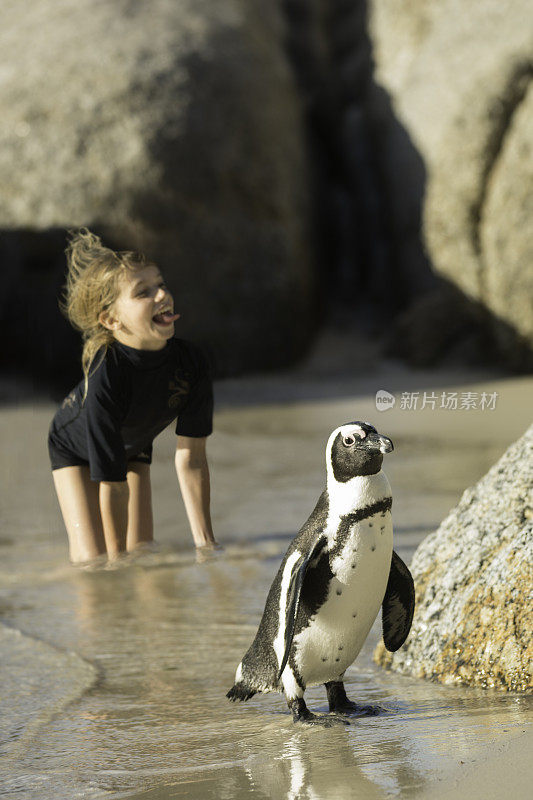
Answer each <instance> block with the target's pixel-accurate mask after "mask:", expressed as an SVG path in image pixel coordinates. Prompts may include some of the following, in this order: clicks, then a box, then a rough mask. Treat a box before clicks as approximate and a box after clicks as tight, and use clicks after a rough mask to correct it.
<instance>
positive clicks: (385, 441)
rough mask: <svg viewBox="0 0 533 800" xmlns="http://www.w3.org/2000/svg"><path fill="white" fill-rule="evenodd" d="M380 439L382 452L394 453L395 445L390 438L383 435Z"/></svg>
mask: <svg viewBox="0 0 533 800" xmlns="http://www.w3.org/2000/svg"><path fill="white" fill-rule="evenodd" d="M378 438H379V442H380V447H379V449H380V451H381V452H382V453H392V451H393V450H394V445H393V443H392V441H391V440H390V439H389V437H388V436H382V435H381V434H379V436H378Z"/></svg>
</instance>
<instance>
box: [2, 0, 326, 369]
mask: <svg viewBox="0 0 533 800" xmlns="http://www.w3.org/2000/svg"><path fill="white" fill-rule="evenodd" d="M0 74H1V77H2V80H1V81H0V108H1V110H2V119H3V124H2V126H1V133H0V185H1V186H2V191H1V192H0V230H1V231H2V234H3V235H2V247H1V255H2V260H3V271H4V277H5V280H6V282H7V283H8V289H9V295H10V297H9V302H7V301H6V302H5V304H3V307H2V308H0V311H3V312H5V314H4V319H3V325H2V328H4V329H9V328H10V326H11V325H12V323H13V319H17V318H18V322H19V328H20V322H21V320H23V319H25V316H26V315H27V314H28V301H29V299H30V300H31V298H29V296H28V293H27V289H28V284H31V283H32V281H34V280H35V273H36V272H38V273H39V275H40V276H46V275H48V282H50V280H51V281H52V283H53V284H54V288H57V287H58V285H59V284H60V282H61V271H62V270H63V268H64V260H63V258H62V247H63V246H64V233H65V229H67V228H72V227H77V226H81V225H85V226H87V227H89V228H90V229H92V230H94V231H95V232H98V233H100V234H102V235H103V238H104V241H105V242H106V243H108V244H109V245H110V246H112V247H117V248H132V247H136V248H139V249H141V250H143V251H145V252H146V253H147V254H148V255H149V256H150V257H151V258H153V259H155V260H156V261H157V263H158V264H159V265H160V266H161V268H162V270H163V272H164V273H165V274H166V276H167V278H168V281H169V283H170V284H171V287H172V289H173V290H174V293H175V296H176V306H177V309H178V310H179V311H180V312H181V313H182V321H181V322H180V327H179V330H180V332H181V334H182V335H188V336H192V337H195V338H199V339H203V340H205V341H207V342H208V343H210V344H211V346H212V347H213V348H214V349H215V350H216V351H217V352H218V355H219V358H220V364H219V365H220V367H221V368H222V369H223V370H225V371H237V370H239V369H243V368H250V367H255V368H257V367H258V366H269V365H274V364H276V363H277V364H279V363H283V362H287V361H288V360H290V359H291V358H293V357H294V356H295V354H297V353H298V352H300V351H301V350H302V348H303V347H304V346H305V343H306V341H307V340H308V337H309V331H310V330H311V329H312V328H313V327H314V325H315V323H314V314H313V313H312V311H313V297H314V296H315V287H314V271H313V265H312V258H311V256H310V248H309V245H308V240H309V213H308V202H309V201H308V183H307V166H306V154H305V137H304V134H303V124H302V112H301V103H300V101H299V97H298V93H297V91H296V88H295V86H294V82H293V76H292V72H291V69H290V66H289V64H288V61H287V57H286V54H285V50H284V27H283V18H282V14H281V10H280V8H279V6H278V4H272V3H262V2H260V0H253V1H252V2H250V0H218V2H216V3H214V2H211V0H181V1H180V2H179V3H176V2H174V0H152V1H151V2H150V3H137V2H131V1H130V0H118V1H117V2H107V1H106V0H96V2H95V0H60V2H58V1H57V0H29V1H28V2H25V3H23V4H22V5H21V4H20V3H17V2H15V0H7V1H6V2H5V3H3V5H2V26H1V29H0ZM39 242H41V243H42V247H41V248H40V247H39ZM40 249H41V254H40V255H39V250H40ZM38 283H39V286H41V283H43V284H44V283H46V280H45V278H44V277H43V278H42V279H41V278H40V279H39V280H38ZM41 288H42V287H41ZM34 300H35V302H34V306H33V307H31V308H30V309H29V316H30V317H31V320H32V325H33V326H34V329H35V330H36V331H37V335H36V336H34V337H32V338H33V346H34V347H36V348H37V349H39V348H40V347H41V344H40V342H41V340H42V338H43V337H45V336H46V338H47V339H48V342H50V340H53V341H54V342H55V346H54V348H52V349H53V350H54V353H53V354H52V355H53V360H50V359H49V355H50V354H45V353H44V352H43V353H40V355H41V361H42V359H43V358H44V360H45V361H46V359H48V361H46V363H47V364H48V366H49V367H51V368H52V367H53V365H54V364H57V363H61V361H62V359H63V360H64V355H65V350H64V347H65V345H64V341H63V331H64V328H62V329H61V334H58V333H57V332H56V333H54V328H53V325H54V324H55V323H54V319H58V314H57V313H56V312H57V308H56V305H55V301H53V298H50V297H48V298H47V299H46V300H47V306H48V305H49V303H50V301H52V304H53V312H50V310H49V309H44V308H43V295H42V292H41V291H38V292H37V297H35V299H34ZM6 314H7V320H8V322H7V323H6V321H5V320H6ZM43 315H44V316H43ZM43 318H45V319H46V323H42V322H39V320H41V319H43ZM58 324H59V323H58ZM51 326H52V327H51ZM4 332H5V333H9V330H4ZM4 338H5V337H4ZM24 346H25V345H24V342H23V337H22V336H19V340H18V341H17V347H18V350H16V349H15V352H14V353H13V358H12V360H13V362H14V363H17V361H18V362H21V361H24V358H25V355H27V354H26V353H25V351H24ZM13 347H14V345H13ZM69 357H70V356H69ZM50 358H52V356H50Z"/></svg>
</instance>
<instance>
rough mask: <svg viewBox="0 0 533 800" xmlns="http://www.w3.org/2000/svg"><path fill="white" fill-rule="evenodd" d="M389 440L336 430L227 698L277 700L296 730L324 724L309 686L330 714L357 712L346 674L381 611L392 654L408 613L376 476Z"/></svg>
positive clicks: (359, 427)
mask: <svg viewBox="0 0 533 800" xmlns="http://www.w3.org/2000/svg"><path fill="white" fill-rule="evenodd" d="M391 450H393V445H392V442H391V440H390V439H388V438H387V437H386V436H382V435H381V434H379V433H378V432H377V431H376V429H375V428H374V427H373V426H372V425H370V424H369V423H366V422H351V423H348V424H346V425H342V426H341V427H339V428H337V429H336V430H334V431H333V433H332V434H331V436H330V437H329V440H328V443H327V446H326V468H327V483H326V488H325V490H324V491H323V492H322V494H321V496H320V498H319V500H318V503H317V505H316V507H315V509H314V510H313V512H312V514H311V516H310V517H309V519H308V520H307V522H306V523H305V524H304V525H303V527H302V528H301V530H300V531H299V533H298V535H297V536H296V537H295V539H293V541H292V542H291V544H290V546H289V548H288V550H287V553H286V554H285V557H284V559H283V561H282V563H281V566H280V568H279V571H278V573H277V575H276V577H275V578H274V581H273V583H272V586H271V588H270V592H269V594H268V598H267V601H266V605H265V610H264V612H263V617H262V619H261V622H260V624H259V629H258V631H257V634H256V637H255V639H254V641H253V643H252V645H251V647H250V648H249V650H248V651H247V653H246V654H245V656H244V658H243V659H242V661H241V663H240V664H239V666H238V668H237V672H236V676H235V684H234V686H233V687H232V688H231V689H230V691H229V692H228V694H227V697H228V698H229V699H231V700H248V699H249V698H250V697H252V696H253V695H254V694H255V693H256V692H273V691H274V692H281V691H284V692H285V695H286V698H287V702H288V705H289V708H290V709H291V710H292V712H293V718H294V720H295V721H302V722H306V723H320V724H323V725H331V724H332V722H334V721H339V719H338V718H335V717H331V716H328V715H326V716H319V715H315V714H312V713H311V712H310V711H309V710H308V709H307V706H306V704H305V701H304V699H303V695H304V691H305V689H306V687H307V686H313V685H317V684H320V683H324V684H325V686H326V690H327V695H328V701H329V707H330V711H332V712H338V713H341V714H346V713H350V712H354V711H357V710H361V709H360V708H359V707H357V706H356V705H355V704H354V703H352V702H351V701H350V700H348V698H347V697H346V693H345V691H344V684H343V676H344V672H345V670H346V669H347V668H348V667H349V666H350V665H351V664H352V663H353V661H354V660H355V659H356V657H357V655H358V654H359V651H360V650H361V648H362V646H363V644H364V642H365V639H366V637H367V635H368V633H369V631H370V629H371V627H372V625H373V623H374V620H375V619H376V616H377V614H378V612H379V609H380V606H381V605H383V638H384V642H385V646H386V647H387V649H388V650H391V651H394V650H397V649H398V648H399V647H401V645H402V644H403V642H404V641H405V639H406V638H407V635H408V633H409V629H410V627H411V621H412V617H413V611H414V586H413V580H412V577H411V574H410V572H409V570H408V568H407V567H406V566H405V564H404V563H403V561H402V560H401V559H400V557H399V556H398V555H397V554H396V553H395V552H394V551H393V549H392V519H391V505H392V497H391V489H390V486H389V482H388V480H387V477H386V475H385V474H384V472H383V471H382V469H381V465H382V462H383V455H384V454H385V453H388V452H390V451H391Z"/></svg>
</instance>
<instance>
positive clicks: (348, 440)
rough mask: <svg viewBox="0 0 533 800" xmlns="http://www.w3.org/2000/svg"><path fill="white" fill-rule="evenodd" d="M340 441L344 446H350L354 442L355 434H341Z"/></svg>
mask: <svg viewBox="0 0 533 800" xmlns="http://www.w3.org/2000/svg"><path fill="white" fill-rule="evenodd" d="M342 443H343V445H344V446H345V447H351V446H352V445H353V444H355V436H352V434H351V433H350V434H348V436H343V437H342Z"/></svg>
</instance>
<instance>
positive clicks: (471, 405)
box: [376, 389, 498, 411]
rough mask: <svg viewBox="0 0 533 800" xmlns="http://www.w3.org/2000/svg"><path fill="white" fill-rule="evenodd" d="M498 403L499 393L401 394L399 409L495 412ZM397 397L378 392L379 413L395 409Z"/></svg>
mask: <svg viewBox="0 0 533 800" xmlns="http://www.w3.org/2000/svg"><path fill="white" fill-rule="evenodd" d="M497 401H498V392H445V391H440V392H434V391H431V392H425V391H424V392H421V391H417V392H401V395H400V402H399V403H398V408H399V409H400V411H423V410H424V409H426V408H429V409H430V410H432V411H434V410H435V409H444V410H445V411H494V409H495V408H496V403H497ZM395 404H396V397H395V396H394V395H393V394H391V393H390V392H387V391H386V390H385V389H379V391H377V392H376V408H377V410H378V411H389V410H390V409H391V408H394V406H395Z"/></svg>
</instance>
